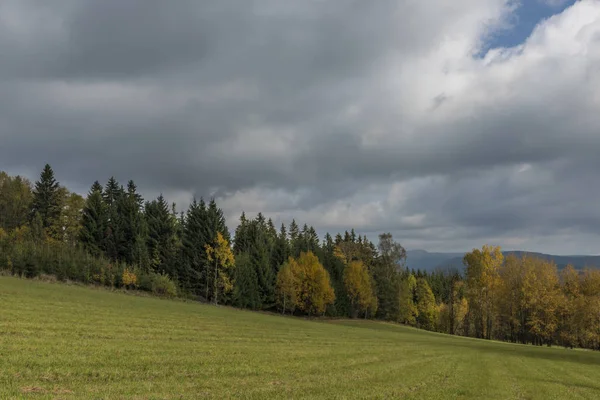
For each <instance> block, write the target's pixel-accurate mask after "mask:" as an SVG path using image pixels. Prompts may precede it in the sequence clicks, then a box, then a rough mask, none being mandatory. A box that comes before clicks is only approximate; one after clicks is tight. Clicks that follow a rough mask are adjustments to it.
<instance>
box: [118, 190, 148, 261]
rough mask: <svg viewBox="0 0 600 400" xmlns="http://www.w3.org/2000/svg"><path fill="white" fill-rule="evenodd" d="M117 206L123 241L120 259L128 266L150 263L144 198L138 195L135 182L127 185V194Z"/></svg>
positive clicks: (121, 241) (119, 250) (122, 196)
mask: <svg viewBox="0 0 600 400" xmlns="http://www.w3.org/2000/svg"><path fill="white" fill-rule="evenodd" d="M115 204H116V211H117V213H118V224H119V226H118V232H119V233H120V239H121V240H120V241H119V248H118V250H117V253H118V256H119V259H122V260H124V261H125V262H127V263H128V264H138V265H142V264H146V263H147V262H148V261H149V256H148V251H147V248H146V242H147V240H148V238H147V235H148V232H147V228H146V222H145V219H144V215H143V213H142V204H143V198H142V196H141V195H140V194H138V193H137V187H136V185H135V183H134V182H133V181H131V180H130V181H129V182H128V183H127V192H126V193H125V194H123V195H120V196H119V197H118V198H117V201H116V203H115Z"/></svg>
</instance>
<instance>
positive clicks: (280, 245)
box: [271, 224, 290, 275]
mask: <svg viewBox="0 0 600 400" xmlns="http://www.w3.org/2000/svg"><path fill="white" fill-rule="evenodd" d="M289 256H290V244H289V242H288V238H287V232H286V229H285V225H284V224H281V229H280V230H279V235H278V236H277V237H276V238H275V245H274V246H273V249H272V251H271V268H272V269H273V272H274V273H275V275H277V273H278V272H279V268H280V267H281V266H282V265H283V263H285V262H286V261H287V259H288V257H289Z"/></svg>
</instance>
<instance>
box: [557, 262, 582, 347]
mask: <svg viewBox="0 0 600 400" xmlns="http://www.w3.org/2000/svg"><path fill="white" fill-rule="evenodd" d="M560 281H561V289H562V293H563V296H564V297H563V303H562V304H561V305H560V309H559V328H558V329H559V335H558V337H559V340H560V344H562V345H563V346H565V347H571V348H573V347H574V346H576V345H577V342H578V333H579V332H580V329H579V328H580V327H579V324H578V321H579V318H578V314H579V312H578V311H579V310H580V309H581V308H582V305H583V302H584V298H583V296H582V294H581V282H580V277H579V272H577V271H576V270H575V268H573V266H572V265H567V266H566V267H565V268H564V269H563V270H562V271H561V273H560Z"/></svg>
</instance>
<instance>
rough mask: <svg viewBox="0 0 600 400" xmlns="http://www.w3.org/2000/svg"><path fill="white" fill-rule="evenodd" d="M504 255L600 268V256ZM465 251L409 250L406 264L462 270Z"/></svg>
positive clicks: (413, 266)
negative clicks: (435, 251)
mask: <svg viewBox="0 0 600 400" xmlns="http://www.w3.org/2000/svg"><path fill="white" fill-rule="evenodd" d="M503 253H504V255H505V256H506V255H508V254H515V255H517V256H519V257H520V256H521V255H523V254H529V255H531V256H533V257H539V258H543V259H546V260H554V262H555V263H556V266H557V267H558V269H562V268H564V267H566V266H567V265H569V264H571V265H573V267H575V268H576V269H583V268H585V267H590V268H600V256H581V255H573V256H555V255H551V254H544V253H534V252H528V251H505V252H503ZM463 256H464V253H430V252H428V251H425V250H407V251H406V264H407V265H408V267H409V268H411V269H415V270H416V269H420V270H425V271H433V270H435V269H438V268H442V269H446V268H456V269H458V270H462V269H463V268H464V266H463V263H462V258H463Z"/></svg>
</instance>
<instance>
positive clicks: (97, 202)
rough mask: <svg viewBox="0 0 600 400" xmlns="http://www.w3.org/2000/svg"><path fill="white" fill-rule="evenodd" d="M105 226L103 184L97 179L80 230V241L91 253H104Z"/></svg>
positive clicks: (84, 208) (86, 202)
mask: <svg viewBox="0 0 600 400" xmlns="http://www.w3.org/2000/svg"><path fill="white" fill-rule="evenodd" d="M105 226H106V210H105V208H104V202H103V201H102V186H101V185H100V183H98V181H96V182H94V184H93V185H92V187H91V189H90V191H89V193H88V196H87V199H86V201H85V206H84V207H83V216H82V222H81V230H80V231H79V241H80V242H81V244H82V245H83V247H84V248H85V249H86V250H87V251H89V252H90V254H92V255H94V256H96V257H98V256H100V255H101V254H102V248H103V242H104V231H105Z"/></svg>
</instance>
